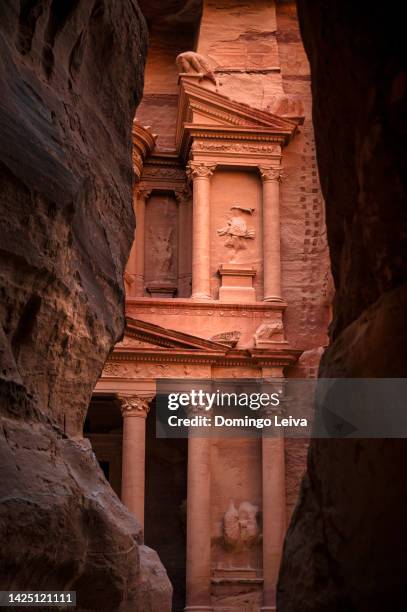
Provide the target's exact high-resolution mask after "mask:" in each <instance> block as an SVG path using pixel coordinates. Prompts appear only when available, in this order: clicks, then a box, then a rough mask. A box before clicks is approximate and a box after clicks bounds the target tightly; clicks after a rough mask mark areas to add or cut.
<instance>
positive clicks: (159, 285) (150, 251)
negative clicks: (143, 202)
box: [145, 192, 178, 297]
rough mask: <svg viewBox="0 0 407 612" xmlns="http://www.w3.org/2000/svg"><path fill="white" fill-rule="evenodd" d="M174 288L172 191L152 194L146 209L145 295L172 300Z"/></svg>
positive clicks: (175, 217) (174, 211) (175, 251)
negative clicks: (170, 298)
mask: <svg viewBox="0 0 407 612" xmlns="http://www.w3.org/2000/svg"><path fill="white" fill-rule="evenodd" d="M177 287H178V205H177V201H176V199H175V195H174V194H173V193H172V192H153V193H152V194H151V196H150V198H149V199H148V202H147V206H146V235H145V288H146V293H147V295H149V296H151V297H173V296H174V295H176V293H177Z"/></svg>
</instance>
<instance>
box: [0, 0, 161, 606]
mask: <svg viewBox="0 0 407 612" xmlns="http://www.w3.org/2000/svg"><path fill="white" fill-rule="evenodd" d="M146 38H147V34H146V28H145V24H144V19H143V17H142V16H141V14H140V12H139V9H138V7H137V4H136V2H135V1H133V0H120V2H108V1H104V0H93V1H89V2H88V1H86V0H73V1H72V2H60V1H59V0H25V1H21V2H19V3H17V2H15V1H14V0H4V1H3V2H2V3H1V6H0V134H1V145H0V181H1V189H0V203H1V204H0V209H1V217H0V237H1V238H0V259H1V270H0V295H1V299H0V322H1V326H0V398H1V400H0V409H1V413H0V414H1V429H0V436H1V442H0V469H1V479H0V534H1V536H0V537H1V542H2V547H1V553H0V576H1V588H2V589H35V590H39V589H70V590H76V591H77V593H78V600H79V605H78V608H77V609H78V610H85V609H86V610H98V611H100V610H109V611H111V610H121V611H124V610H129V611H130V610H131V611H132V612H134V611H135V610H139V611H143V612H146V611H148V610H158V609H160V610H169V609H170V603H169V600H170V592H171V587H170V585H169V582H168V579H167V576H166V573H165V571H164V569H163V568H162V566H161V564H160V562H159V560H158V558H157V556H156V555H155V553H154V552H153V551H151V550H149V549H147V548H145V547H144V546H140V545H139V540H140V530H139V526H138V523H137V522H136V520H135V519H134V518H133V517H132V515H131V514H130V513H129V512H127V511H126V509H125V508H124V507H123V506H122V505H121V504H120V502H119V501H118V499H117V498H116V496H115V495H114V494H113V492H112V490H111V489H110V487H109V485H108V484H107V483H106V481H105V479H104V478H103V475H102V473H101V471H100V469H99V468H98V465H97V462H96V459H95V457H94V455H93V453H92V451H91V449H90V447H89V445H88V444H87V443H86V442H85V441H83V440H81V439H80V438H79V434H80V432H81V428H82V421H83V418H84V414H85V412H86V409H87V405H88V401H89V398H90V395H91V392H92V389H93V387H94V384H95V382H96V380H97V378H98V376H99V375H100V372H101V369H102V366H103V363H104V361H105V359H106V357H107V355H108V353H109V351H110V349H111V347H112V346H113V344H114V342H115V341H117V339H118V338H119V337H120V335H121V333H122V329H123V286H122V272H123V267H124V265H125V262H126V258H127V255H128V251H129V248H130V242H131V239H132V234H133V227H134V219H133V214H132V207H131V191H132V168H131V124H132V119H133V115H134V110H135V106H136V104H137V103H138V101H139V99H140V96H141V91H142V81H143V67H144V57H145V53H146Z"/></svg>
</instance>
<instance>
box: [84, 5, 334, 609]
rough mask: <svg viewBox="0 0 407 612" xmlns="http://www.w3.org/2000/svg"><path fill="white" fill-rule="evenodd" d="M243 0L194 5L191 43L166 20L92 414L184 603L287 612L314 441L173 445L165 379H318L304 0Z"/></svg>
mask: <svg viewBox="0 0 407 612" xmlns="http://www.w3.org/2000/svg"><path fill="white" fill-rule="evenodd" d="M234 4H237V5H239V6H238V7H237V6H236V7H235V8H234V9H233V10H232V11H231V12H230V10H229V3H228V2H227V1H226V0H204V3H203V13H202V17H201V22H200V24H199V15H195V16H192V17H191V15H189V16H187V17H188V19H190V21H189V22H188V24H184V27H183V28H181V26H179V30H178V32H177V36H175V35H174V31H173V30H174V24H173V23H170V22H168V23H166V22H165V20H163V21H161V22H160V23H152V24H151V31H150V51H149V59H148V62H147V72H146V84H145V95H144V99H143V102H142V104H141V106H140V109H139V111H138V114H137V122H136V123H135V130H136V141H137V142H136V144H135V155H134V160H135V161H134V164H135V172H136V175H137V182H136V186H135V191H134V209H135V212H136V218H137V229H136V234H135V241H134V245H133V249H132V252H131V255H130V258H129V261H128V265H127V271H126V277H125V279H126V289H127V300H126V314H127V329H126V335H125V338H124V339H123V341H122V342H121V343H119V344H118V345H117V346H116V348H115V351H114V352H113V354H112V355H111V356H110V358H109V361H108V363H107V364H106V366H105V369H104V372H103V375H102V378H101V379H100V380H99V382H98V383H97V385H96V389H95V394H94V400H93V403H92V405H91V407H90V410H89V414H88V434H87V435H89V437H90V438H91V440H92V441H93V445H94V448H95V451H96V454H97V456H98V458H99V460H100V462H101V465H102V467H103V469H105V473H106V474H107V475H108V477H109V479H110V481H111V483H112V486H114V488H115V489H116V491H117V493H118V494H119V495H121V497H122V500H123V501H124V503H125V504H126V505H127V506H128V507H129V508H130V510H131V511H132V512H134V513H135V514H136V515H137V517H138V519H139V520H140V522H141V523H143V524H144V528H145V541H146V543H147V544H149V545H151V546H152V547H153V548H155V549H156V550H157V551H158V552H159V554H160V557H161V559H162V561H163V563H164V565H165V566H166V568H167V570H168V573H169V576H170V579H171V580H172V582H173V585H174V591H175V595H174V610H182V609H183V608H184V607H185V610H187V611H188V610H194V611H195V612H203V611H209V610H228V611H229V610H247V611H253V612H254V611H255V610H256V611H257V610H259V609H261V610H263V611H266V610H273V609H274V606H275V590H276V581H277V573H278V567H279V562H280V555H281V547H282V542H283V537H284V533H285V527H286V522H287V518H288V517H289V515H290V513H291V510H292V507H293V504H294V502H295V497H296V495H297V491H298V481H299V478H300V476H301V474H302V471H303V468H304V459H305V450H306V441H296V442H295V443H294V442H293V441H290V440H286V441H285V440H283V439H282V438H277V439H263V440H254V439H250V440H236V439H216V440H213V439H212V440H211V439H209V438H202V439H200V438H197V437H193V438H191V439H189V440H188V441H186V440H179V441H178V440H176V441H168V440H160V439H157V438H156V436H155V431H154V420H155V401H154V394H155V391H156V380H157V379H158V378H190V379H213V380H216V379H225V378H233V379H236V378H237V379H245V378H247V379H253V378H266V379H268V378H273V377H284V376H285V377H294V376H308V375H313V374H314V373H315V367H316V364H317V359H315V358H314V355H315V354H317V355H318V357H319V347H320V346H321V345H323V344H324V343H325V333H326V327H327V323H328V318H329V311H328V306H327V304H328V302H329V296H328V291H329V289H328V286H329V276H328V257H327V249H326V241H325V235H324V231H323V214H324V212H323V202H322V199H321V195H320V192H319V185H318V177H317V172H316V161H315V157H314V144H313V134H312V125H311V119H310V116H311V112H310V111H311V109H310V92H309V71H308V65H307V62H306V60H305V55H304V52H303V49H302V46H301V43H300V42H299V34H298V24H297V21H296V16H295V10H294V6H293V4H290V3H287V2H285V3H283V4H281V5H280V4H278V3H277V4H274V3H273V2H265V1H262V0H257V1H256V2H254V3H253V2H248V1H246V2H244V1H243V0H239V1H238V2H237V3H234ZM187 17H186V18H187ZM219 23H222V24H224V27H222V28H219ZM199 25H200V27H199ZM198 31H199V35H198ZM194 40H195V42H196V46H195V48H194V47H193V45H194ZM193 48H194V49H195V50H194V51H192V49H193ZM163 49H165V53H163V52H162V50H163ZM143 126H151V128H150V127H149V128H144V127H143ZM137 134H138V135H139V140H137ZM317 349H318V350H317ZM149 408H151V409H150V410H149ZM107 440H110V442H109V443H107ZM175 442H176V443H177V444H175ZM120 466H121V474H120ZM164 530H165V531H164ZM185 567H186V572H185V570H184V568H185Z"/></svg>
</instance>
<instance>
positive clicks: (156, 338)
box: [116, 317, 229, 353]
mask: <svg viewBox="0 0 407 612" xmlns="http://www.w3.org/2000/svg"><path fill="white" fill-rule="evenodd" d="M154 347H156V348H167V349H168V348H170V349H171V348H173V349H183V350H185V349H186V350H193V351H197V350H198V351H204V352H208V353H213V352H216V353H217V352H219V351H220V352H225V351H226V350H228V348H229V346H228V345H226V344H223V343H221V342H214V341H213V340H206V339H205V338H199V337H198V336H193V335H191V334H186V333H184V332H179V331H176V330H173V329H168V328H165V327H161V326H160V325H156V324H154V323H148V322H146V321H142V320H140V319H133V318H130V317H127V319H126V330H125V338H124V343H123V342H122V343H119V344H118V345H116V348H123V349H132V348H135V349H139V348H140V349H142V348H149V349H151V348H154Z"/></svg>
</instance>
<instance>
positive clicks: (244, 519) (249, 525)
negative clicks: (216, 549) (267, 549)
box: [223, 499, 259, 551]
mask: <svg viewBox="0 0 407 612" xmlns="http://www.w3.org/2000/svg"><path fill="white" fill-rule="evenodd" d="M257 513H258V507H257V506H254V505H253V504H252V503H250V502H249V501H243V502H242V503H241V504H240V506H239V508H236V506H235V503H234V500H233V499H231V500H230V504H229V508H228V509H227V511H226V512H225V515H224V517H223V541H224V546H225V548H226V549H227V550H231V551H240V550H243V549H247V548H251V547H252V546H253V545H254V544H255V543H256V542H257V541H258V538H259V526H258V522H257Z"/></svg>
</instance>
